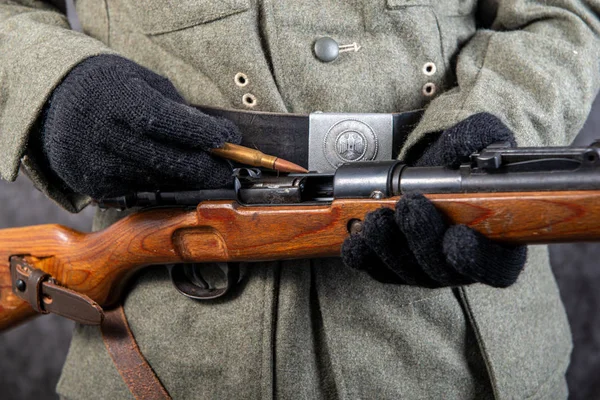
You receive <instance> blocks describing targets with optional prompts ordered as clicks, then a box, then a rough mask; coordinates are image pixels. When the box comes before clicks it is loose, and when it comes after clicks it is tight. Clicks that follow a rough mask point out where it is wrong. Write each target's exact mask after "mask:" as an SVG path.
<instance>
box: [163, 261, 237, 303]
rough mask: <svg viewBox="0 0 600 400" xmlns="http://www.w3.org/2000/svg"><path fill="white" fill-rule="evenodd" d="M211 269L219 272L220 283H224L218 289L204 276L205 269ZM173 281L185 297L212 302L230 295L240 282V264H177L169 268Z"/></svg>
mask: <svg viewBox="0 0 600 400" xmlns="http://www.w3.org/2000/svg"><path fill="white" fill-rule="evenodd" d="M210 267H216V268H211V272H212V274H213V275H214V273H215V272H214V271H220V272H219V275H220V276H219V277H218V278H219V281H221V282H223V283H222V284H221V285H219V286H218V287H215V286H213V285H211V284H210V283H209V281H208V280H207V279H206V278H205V277H204V275H203V274H202V270H203V269H207V268H210ZM168 268H169V274H170V276H171V281H172V282H173V285H174V286H175V288H176V289H177V290H178V291H179V292H180V293H181V294H183V295H184V296H186V297H189V298H191V299H196V300H212V299H217V298H219V297H222V296H224V295H225V294H227V293H229V291H230V290H231V288H233V287H234V286H235V285H236V284H237V283H238V282H239V280H240V267H239V263H215V264H212V265H211V264H175V265H171V266H169V267H168Z"/></svg>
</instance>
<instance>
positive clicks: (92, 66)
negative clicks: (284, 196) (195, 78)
mask: <svg viewBox="0 0 600 400" xmlns="http://www.w3.org/2000/svg"><path fill="white" fill-rule="evenodd" d="M40 133H41V135H40V136H39V137H38V138H37V140H38V141H39V145H40V146H41V148H42V151H43V153H44V155H45V157H46V159H47V162H48V163H49V165H50V168H51V169H52V170H53V171H54V172H55V173H56V175H58V177H59V178H60V179H61V180H62V181H64V183H65V184H66V185H67V186H68V187H69V188H71V189H72V190H74V191H75V192H78V193H83V194H86V195H89V196H91V197H93V198H96V199H102V198H105V197H110V196H117V195H122V194H125V193H129V192H132V191H141V190H153V189H159V188H160V189H191V188H217V187H223V186H225V185H227V184H228V183H230V182H231V168H230V166H229V164H228V163H227V162H226V161H224V160H222V159H219V158H217V157H213V156H211V155H210V154H208V153H207V151H208V150H209V149H212V148H216V147H221V146H222V145H223V143H224V142H232V143H239V142H240V141H241V135H240V133H239V131H238V129H237V128H236V126H235V125H234V124H233V123H232V122H230V121H227V120H224V119H217V118H213V117H210V116H208V115H206V114H203V113H201V112H200V111H198V110H196V109H194V108H193V107H190V106H188V105H186V104H185V101H184V99H183V98H182V97H181V96H180V95H179V94H178V93H177V91H176V89H175V87H174V86H173V85H172V84H171V83H170V82H169V81H168V80H167V79H165V78H163V77H161V76H159V75H157V74H155V73H153V72H152V71H150V70H148V69H146V68H143V67H141V66H140V65H138V64H136V63H134V62H132V61H129V60H127V59H124V58H122V57H118V56H114V55H100V56H96V57H92V58H89V59H87V60H85V61H83V62H82V63H81V64H79V65H77V66H76V67H75V68H74V69H73V70H72V71H71V72H70V73H69V74H68V75H67V76H66V78H65V79H64V80H63V81H62V83H61V84H60V85H59V86H58V87H57V88H56V89H55V90H54V92H53V94H52V96H51V98H50V100H49V101H48V103H47V105H46V107H45V111H44V116H43V121H42V129H41V132H40Z"/></svg>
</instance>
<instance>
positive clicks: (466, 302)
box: [459, 287, 500, 399]
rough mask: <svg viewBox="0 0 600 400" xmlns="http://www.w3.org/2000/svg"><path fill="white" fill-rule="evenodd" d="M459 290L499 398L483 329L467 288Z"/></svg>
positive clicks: (494, 390) (496, 381)
mask: <svg viewBox="0 0 600 400" xmlns="http://www.w3.org/2000/svg"><path fill="white" fill-rule="evenodd" d="M459 290H460V294H461V296H460V297H461V299H462V301H463V304H464V306H465V310H466V311H467V316H468V317H469V322H470V323H471V326H472V327H473V331H474V332H475V337H476V338H477V343H478V344H479V351H480V353H481V358H482V359H483V362H484V363H485V367H486V369H487V372H488V376H489V377H490V385H491V386H492V391H493V392H494V398H496V399H499V398H500V394H499V392H498V380H497V378H496V375H495V374H494V370H493V368H492V364H491V362H490V359H489V356H488V351H487V347H486V345H485V342H484V340H483V336H482V335H481V330H480V329H479V324H478V323H477V320H476V319H475V317H474V315H473V309H472V308H471V305H470V303H469V297H468V295H467V292H466V290H465V288H464V287H460V288H459Z"/></svg>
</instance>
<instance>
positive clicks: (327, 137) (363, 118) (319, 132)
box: [308, 113, 393, 172]
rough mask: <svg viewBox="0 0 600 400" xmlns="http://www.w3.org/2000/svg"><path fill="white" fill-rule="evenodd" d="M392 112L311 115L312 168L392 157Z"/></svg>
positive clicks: (319, 169)
mask: <svg viewBox="0 0 600 400" xmlns="http://www.w3.org/2000/svg"><path fill="white" fill-rule="evenodd" d="M392 130H393V118H392V115H391V114H342V113H340V114H338V113H333V114H326V113H313V114H311V115H310V134H309V153H308V168H309V169H310V170H311V171H317V172H332V171H335V170H336V169H337V168H338V167H339V166H340V165H342V164H345V163H352V162H357V161H372V160H390V159H391V158H392V140H393V131H392Z"/></svg>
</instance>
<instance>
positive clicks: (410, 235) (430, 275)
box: [342, 113, 527, 287]
mask: <svg viewBox="0 0 600 400" xmlns="http://www.w3.org/2000/svg"><path fill="white" fill-rule="evenodd" d="M494 142H510V143H511V145H513V146H514V144H515V140H514V136H513V133H512V132H511V131H510V130H509V129H508V128H507V127H506V126H505V125H504V124H503V123H502V122H501V121H500V120H499V119H498V118H496V117H494V116H493V115H491V114H487V113H481V114H476V115H473V116H471V117H469V118H467V119H466V120H464V121H462V122H460V123H458V124H457V125H455V126H454V127H452V128H450V129H447V130H446V131H444V132H443V133H442V134H441V135H440V136H439V137H438V139H437V140H436V141H435V142H433V143H432V144H431V145H430V146H429V147H428V148H427V149H426V150H425V151H424V152H423V153H422V155H421V156H420V158H418V159H417V160H416V162H414V165H415V166H439V165H443V166H447V167H450V168H456V167H458V165H459V164H460V160H461V159H464V158H465V157H468V156H469V155H470V154H471V153H473V152H475V151H479V150H481V149H483V148H485V147H487V146H488V145H490V144H492V143H494ZM526 257H527V247H526V246H510V245H504V244H500V243H496V242H494V241H492V240H490V239H488V238H486V237H485V236H483V235H482V234H480V233H478V232H476V231H474V230H473V229H471V228H468V227H466V226H464V225H453V226H450V225H448V223H447V222H446V221H445V220H444V217H443V215H442V214H441V213H440V212H438V211H437V210H436V208H435V207H434V205H433V203H431V202H430V201H429V200H427V199H426V198H425V197H424V196H423V195H420V194H412V195H406V196H403V197H402V199H401V200H400V201H398V203H397V204H396V210H392V209H389V208H381V209H379V210H377V211H374V212H372V213H369V214H368V215H367V216H366V217H365V220H364V224H363V229H362V231H361V232H360V233H359V234H354V235H352V236H350V237H349V238H348V239H346V241H345V242H344V244H343V246H342V259H343V261H344V263H345V264H346V265H347V266H350V267H353V268H357V269H361V270H365V271H366V272H368V273H369V274H370V275H371V276H372V277H374V278H375V279H377V280H379V281H381V282H386V283H400V284H408V285H419V286H426V287H442V286H454V285H464V284H469V283H475V282H480V283H484V284H487V285H490V286H495V287H507V286H510V285H512V284H513V283H514V282H515V281H516V280H517V277H518V276H519V273H520V272H521V270H522V269H523V266H524V265H525V260H526Z"/></svg>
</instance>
